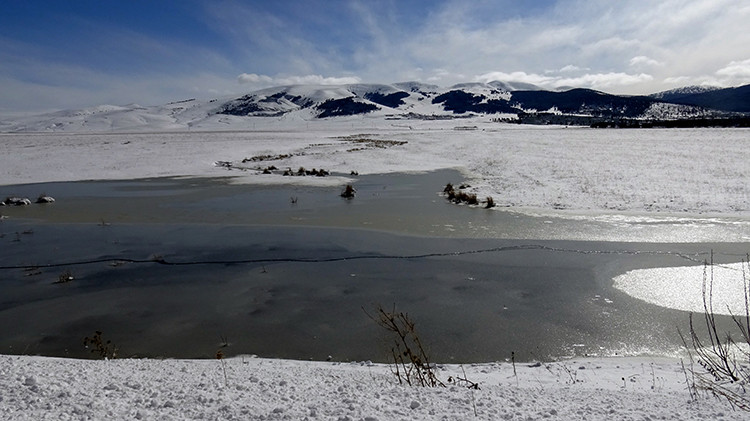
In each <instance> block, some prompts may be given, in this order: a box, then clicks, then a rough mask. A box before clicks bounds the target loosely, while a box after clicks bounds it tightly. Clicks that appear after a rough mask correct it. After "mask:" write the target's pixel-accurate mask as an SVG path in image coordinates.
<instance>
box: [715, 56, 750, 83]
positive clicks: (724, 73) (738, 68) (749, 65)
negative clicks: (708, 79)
mask: <svg viewBox="0 0 750 421" xmlns="http://www.w3.org/2000/svg"><path fill="white" fill-rule="evenodd" d="M716 75H717V76H719V77H721V78H726V79H728V80H731V81H744V82H747V81H750V59H747V60H743V61H733V62H731V63H729V64H728V65H726V66H725V67H723V68H721V69H719V70H717V71H716Z"/></svg>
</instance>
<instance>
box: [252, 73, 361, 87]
mask: <svg viewBox="0 0 750 421" xmlns="http://www.w3.org/2000/svg"><path fill="white" fill-rule="evenodd" d="M237 81H238V82H239V83H249V84H254V85H262V86H272V85H346V84H352V83H360V82H362V79H360V78H359V77H357V76H343V77H324V76H321V75H304V76H276V77H270V76H266V75H258V74H255V73H242V74H241V75H239V76H237Z"/></svg>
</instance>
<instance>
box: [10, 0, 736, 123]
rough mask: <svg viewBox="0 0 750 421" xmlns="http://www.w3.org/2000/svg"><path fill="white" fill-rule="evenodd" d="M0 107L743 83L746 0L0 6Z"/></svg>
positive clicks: (186, 0)
mask: <svg viewBox="0 0 750 421" xmlns="http://www.w3.org/2000/svg"><path fill="white" fill-rule="evenodd" d="M0 6H1V7H0V9H1V10H2V12H1V13H0V111H4V112H15V111H45V110H52V109H62V108H77V107H85V106H91V105H99V104H127V103H133V102H135V103H140V104H144V105H151V104H160V103H165V102H169V101H173V100H180V99H185V98H191V97H197V98H204V99H208V98H214V97H220V96H229V95H239V94H243V93H246V92H249V91H252V90H255V89H259V88H263V87H267V86H272V85H280V84H291V83H321V84H325V83H348V82H372V83H391V82H400V81H409V80H416V81H421V82H426V83H433V84H437V85H441V86H449V85H452V84H455V83H462V82H472V81H481V82H483V81H490V80H496V79H497V80H505V81H523V82H529V83H534V84H537V85H540V86H542V87H545V88H550V89H553V88H560V87H565V86H576V87H588V88H593V89H599V90H602V91H606V92H611V93H628V94H643V93H652V92H657V91H660V90H664V89H670V88H674V87H679V86H685V85H691V84H712V85H720V86H737V85H741V84H747V83H750V49H748V47H747V46H748V45H750V31H747V30H746V28H747V22H750V1H748V0H740V1H736V0H691V1H688V0H665V1H658V2H655V1H651V0H631V1H626V2H625V1H611V0H593V1H581V0H557V1H553V0H547V1H542V0H532V1H512V0H497V1H485V0H474V1H454V0H442V1H416V0H415V1H409V0H400V1H399V0H392V1H388V0H385V1H377V0H371V1H363V0H360V1H357V0H353V1H344V0H307V1H294V0H277V1H241V0H218V1H207V0H179V1H167V0H164V1H143V0H129V1H109V0H98V1H89V0H50V1H36V0H26V1H15V0H0Z"/></svg>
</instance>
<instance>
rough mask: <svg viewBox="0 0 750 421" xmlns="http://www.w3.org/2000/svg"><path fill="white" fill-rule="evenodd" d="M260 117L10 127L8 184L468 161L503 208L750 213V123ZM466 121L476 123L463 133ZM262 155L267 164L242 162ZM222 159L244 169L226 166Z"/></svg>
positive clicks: (253, 175) (473, 178)
mask: <svg viewBox="0 0 750 421" xmlns="http://www.w3.org/2000/svg"><path fill="white" fill-rule="evenodd" d="M257 120H258V123H257V125H258V128H256V129H253V130H248V131H234V132H217V131H212V132H192V131H182V132H172V133H158V134H153V133H151V134H149V133H131V134H127V133H119V134H117V133H115V134H112V133H99V134H96V133H84V134H58V133H52V134H3V135H0V139H1V140H2V141H1V142H0V185H12V184H22V183H36V182H44V181H72V180H91V179H129V178H144V177H162V176H230V177H234V178H235V179H236V181H238V182H246V183H260V184H273V183H290V182H294V183H301V182H304V183H317V184H321V183H328V184H331V183H335V184H344V183H346V182H347V180H346V177H345V176H346V175H348V174H349V173H350V172H351V171H357V172H358V173H360V174H371V173H384V172H415V171H417V172H418V171H430V170H436V169H441V168H457V169H460V170H461V171H462V172H463V173H464V174H465V176H466V181H468V182H469V184H471V189H470V190H471V191H473V192H476V193H477V195H478V196H479V197H480V198H484V197H485V196H492V197H493V198H494V201H495V202H496V203H497V204H498V205H500V206H503V207H505V206H510V207H511V208H512V209H514V210H519V211H524V212H537V213H538V212H556V213H559V214H562V215H569V216H575V215H576V214H581V213H583V214H587V215H588V216H590V215H591V214H601V213H607V214H624V215H632V214H648V215H662V214H679V215H700V214H708V215H716V214H719V215H740V216H747V215H748V214H750V186H748V184H747V183H746V182H745V180H747V179H748V177H750V168H749V167H748V166H747V162H748V160H749V159H750V131H748V130H747V129H684V130H662V129H644V130H597V129H589V128H564V127H539V126H518V125H509V124H501V123H492V122H489V121H488V120H487V119H486V118H476V119H473V120H466V121H464V120H461V121H460V122H457V121H451V120H448V121H429V122H426V121H421V120H417V121H405V122H392V121H387V120H382V119H367V118H362V117H360V118H357V119H352V120H347V119H343V120H341V121H335V122H328V121H312V122H307V121H294V122H285V123H283V124H282V123H278V122H276V120H275V119H265V120H264V119H257ZM459 124H460V125H467V124H470V125H471V126H469V127H476V130H455V129H456V128H457V127H459ZM254 126H255V123H254V124H253V127H254ZM460 127H464V126H460ZM254 157H255V158H258V157H264V159H263V160H260V159H259V160H257V161H247V162H242V161H243V160H246V159H252V158H254ZM218 161H224V162H229V163H231V165H232V167H233V168H234V170H233V171H228V170H227V167H225V166H221V165H219V166H217V165H216V162H218ZM271 165H274V166H276V167H278V168H281V169H284V168H291V169H293V170H296V169H298V168H299V167H305V168H307V169H310V168H324V169H326V170H329V171H334V172H337V173H339V174H342V175H343V177H337V178H325V179H321V178H312V179H311V178H307V179H301V178H291V177H280V176H273V175H261V174H259V173H260V171H257V169H262V168H263V167H267V166H271ZM241 169H248V171H242V170H241ZM461 181H463V180H455V182H461Z"/></svg>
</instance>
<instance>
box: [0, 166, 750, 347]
mask: <svg viewBox="0 0 750 421" xmlns="http://www.w3.org/2000/svg"><path fill="white" fill-rule="evenodd" d="M448 181H452V182H458V181H460V176H459V175H458V174H457V173H455V172H452V171H441V172H436V173H430V174H420V175H403V174H400V175H379V176H366V177H360V178H359V180H358V181H357V182H356V183H355V187H356V188H357V190H358V195H357V197H356V198H355V199H353V200H345V199H342V198H340V197H339V196H338V193H339V192H340V191H341V188H340V187H335V188H327V187H299V186H279V187H259V186H249V185H232V184H227V183H226V181H223V180H210V179H209V180H196V179H184V180H177V179H156V180H135V181H117V182H81V183H48V184H44V185H25V186H11V187H0V194H2V195H5V196H7V195H10V194H17V195H26V196H32V197H35V196H36V195H38V194H39V193H41V192H46V193H48V194H50V195H53V196H55V197H56V198H57V202H55V203H54V204H51V205H32V206H27V207H18V208H16V207H14V208H8V207H5V208H0V211H1V212H2V214H3V215H6V216H8V218H6V219H3V220H2V222H1V223H0V230H1V231H0V252H1V253H2V254H1V256H2V257H1V260H0V266H2V268H0V352H1V353H10V354H42V355H54V356H73V357H82V356H86V355H88V354H87V351H86V350H85V349H84V347H83V345H82V338H83V337H84V336H87V335H91V334H92V333H93V332H94V331H96V330H100V331H102V332H103V336H104V337H105V338H107V339H111V340H112V341H113V342H114V343H115V344H116V345H117V346H118V347H119V348H120V350H121V351H120V355H121V356H150V357H157V356H163V357H181V358H188V357H212V356H213V355H214V354H215V353H216V350H217V348H218V347H219V346H221V345H222V343H223V342H224V341H226V342H228V343H229V346H228V347H227V348H225V349H224V353H225V354H230V355H231V354H258V355H260V356H264V357H285V358H296V359H308V358H309V359H316V360H321V359H326V358H328V356H331V357H332V358H333V359H335V360H343V361H346V360H373V361H384V360H385V359H386V357H387V355H388V349H389V348H388V337H387V335H386V334H385V332H383V331H381V330H380V328H378V327H377V326H376V325H375V323H374V322H373V321H372V320H370V319H369V318H368V316H367V314H366V313H365V312H366V311H368V312H373V311H374V309H375V308H376V306H378V305H382V306H384V307H386V308H392V306H394V305H395V306H396V308H397V309H398V310H401V311H406V312H408V313H409V315H410V316H411V318H412V319H413V320H415V321H416V323H417V329H418V331H419V332H420V334H421V336H422V339H423V340H424V342H426V343H427V344H428V346H429V348H430V353H431V355H432V356H433V359H434V360H436V361H445V362H470V361H494V360H502V359H506V358H509V357H510V354H511V352H515V353H516V355H517V357H518V359H519V360H532V359H551V358H558V357H562V356H570V355H615V354H640V353H650V354H671V353H673V352H675V351H676V350H679V348H680V340H679V337H678V335H677V328H678V327H682V328H684V327H685V326H686V323H687V314H686V313H684V312H680V311H675V310H669V309H666V308H662V307H658V306H655V305H651V304H647V303H645V302H642V301H640V300H636V299H634V298H631V297H629V296H628V295H626V294H624V293H622V292H620V291H618V290H615V289H613V288H612V278H613V277H614V276H616V275H618V274H621V273H624V272H625V271H627V270H630V269H636V268H648V267H661V266H682V265H687V264H698V262H700V261H701V260H702V259H704V258H706V257H707V255H708V253H709V252H710V251H711V250H713V251H714V253H715V256H716V259H717V261H722V262H735V261H739V259H741V256H743V255H744V253H745V252H746V251H747V247H746V246H747V244H745V243H741V242H738V243H725V242H721V243H707V242H700V243H684V242H681V243H664V242H658V243H657V242H632V241H628V242H611V241H599V240H598V237H597V235H598V234H596V233H597V232H599V230H600V228H597V227H596V226H595V225H596V223H593V224H592V225H594V227H592V228H589V229H588V231H586V229H587V228H586V227H585V226H583V223H580V224H581V226H577V225H575V224H577V222H565V221H554V220H553V221H550V218H533V217H528V216H523V215H520V214H513V213H510V212H504V211H488V210H484V209H471V208H467V207H463V206H455V205H450V204H448V203H446V202H445V200H444V199H443V198H442V197H440V196H439V195H438V194H437V193H438V192H439V191H440V190H442V186H444V185H445V183H446V182H448ZM292 198H294V200H292ZM293 202H296V203H293ZM566 224H568V225H566ZM560 227H562V228H560ZM602 229H604V228H602ZM607 229H608V228H607ZM566 232H567V233H568V234H566ZM571 232H575V233H578V234H575V235H570V236H571V237H572V238H575V240H567V239H560V238H558V237H562V238H564V237H565V236H566V235H569V234H570V233H571ZM581 232H584V233H585V232H593V233H594V235H593V237H594V238H595V239H596V241H592V240H586V239H585V238H578V235H579V234H580V233H581ZM624 235H625V236H626V235H627V234H624ZM62 274H70V275H71V276H72V277H73V279H72V280H71V281H69V282H64V283H56V282H55V281H58V280H59V278H60V276H61V275H62Z"/></svg>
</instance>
